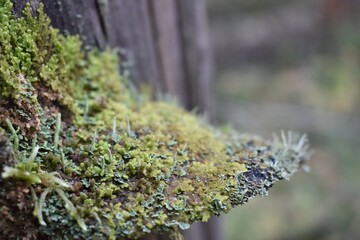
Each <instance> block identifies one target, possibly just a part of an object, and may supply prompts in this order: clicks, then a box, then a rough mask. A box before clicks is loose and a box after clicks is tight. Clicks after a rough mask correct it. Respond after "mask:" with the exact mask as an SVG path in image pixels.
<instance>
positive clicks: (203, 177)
mask: <svg viewBox="0 0 360 240" xmlns="http://www.w3.org/2000/svg"><path fill="white" fill-rule="evenodd" d="M11 8H12V5H11V3H10V1H9V0H0V27H1V32H0V97H1V99H0V130H1V131H0V150H1V153H0V170H1V178H0V206H1V207H0V226H1V232H0V238H1V239H17V238H19V237H27V238H29V239H38V238H40V237H41V238H45V239H64V238H66V239H88V238H90V237H93V238H96V239H107V238H109V239H116V238H139V237H141V236H143V235H145V234H147V233H150V232H155V233H156V232H159V233H163V232H165V231H169V232H172V233H175V234H174V236H178V234H176V233H177V232H178V230H179V229H187V228H188V227H189V226H190V224H191V223H193V222H195V221H207V220H208V219H209V218H210V216H211V215H219V214H220V213H221V212H228V211H229V210H230V209H231V208H233V207H234V206H236V205H239V204H243V203H245V202H247V201H248V200H249V199H250V198H252V197H254V196H256V195H266V194H267V190H268V189H269V188H270V187H271V186H272V184H273V183H274V182H276V181H278V180H281V179H288V177H289V176H291V175H292V174H293V173H294V172H296V170H297V167H298V166H299V164H302V163H304V161H306V159H307V145H306V138H305V137H299V136H295V135H292V134H291V133H289V135H288V136H285V135H284V134H283V135H282V141H280V140H278V139H274V140H273V141H265V140H262V139H261V138H258V137H255V136H248V135H239V134H236V133H232V134H228V133H222V132H220V131H218V130H216V129H214V128H212V127H211V126H209V125H208V124H206V123H204V122H202V121H201V120H199V118H197V117H196V116H195V115H192V114H190V113H188V112H186V111H185V110H183V109H181V108H180V107H178V106H175V105H172V104H169V103H165V102H161V101H157V102H155V101H151V100H147V99H146V98H141V97H139V96H133V95H132V94H131V91H130V90H129V89H130V88H129V84H128V82H127V80H126V78H125V77H123V76H121V75H119V74H118V71H117V66H118V63H117V57H116V53H115V52H113V51H111V50H107V51H105V52H103V53H100V52H98V51H97V50H93V51H91V52H90V53H88V54H87V56H86V57H85V53H84V51H83V50H82V49H81V45H82V44H81V41H80V40H79V38H78V37H65V36H62V35H60V34H59V33H58V31H57V30H55V29H53V28H52V27H50V26H49V23H50V21H49V19H48V18H47V17H46V16H45V15H44V14H43V11H42V6H40V8H39V10H38V12H37V14H36V16H32V14H31V12H30V7H29V6H27V7H26V8H25V10H24V16H23V17H21V18H18V19H16V18H15V17H14V16H13V15H12V14H11ZM33 216H34V217H33Z"/></svg>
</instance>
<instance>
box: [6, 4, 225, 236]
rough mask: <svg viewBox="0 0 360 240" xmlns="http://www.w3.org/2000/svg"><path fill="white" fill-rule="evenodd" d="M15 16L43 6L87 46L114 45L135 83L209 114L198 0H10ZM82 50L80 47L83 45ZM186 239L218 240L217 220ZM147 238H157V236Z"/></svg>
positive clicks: (207, 67)
mask: <svg viewBox="0 0 360 240" xmlns="http://www.w3.org/2000/svg"><path fill="white" fill-rule="evenodd" d="M12 2H13V4H14V13H15V14H16V15H21V12H22V9H23V8H24V6H25V4H26V3H27V2H30V4H31V6H32V9H33V10H36V9H37V7H38V5H39V3H40V2H42V3H43V4H44V9H45V13H46V14H47V15H48V16H49V17H50V19H51V21H52V25H53V26H54V27H55V28H58V29H60V31H61V32H62V33H65V34H80V35H81V37H82V40H83V41H84V42H85V43H86V44H87V45H88V46H96V47H99V48H100V49H105V48H106V47H112V48H113V47H116V48H120V49H124V50H125V51H119V55H120V58H121V59H122V60H123V61H122V63H125V64H122V65H121V66H120V68H123V69H124V68H126V69H128V70H129V72H130V76H131V80H132V81H133V82H134V83H135V85H137V86H139V85H140V84H141V83H144V82H145V83H150V84H151V85H152V86H153V88H154V89H155V90H156V91H157V92H164V93H169V94H171V95H173V96H176V97H177V99H178V100H179V102H180V103H181V104H182V105H183V106H184V107H186V108H187V109H193V108H195V107H198V108H199V110H200V111H202V112H207V113H210V114H211V112H210V110H211V109H210V105H211V101H210V100H211V98H210V94H211V84H210V82H211V72H212V62H211V54H210V51H209V41H208V36H207V21H206V13H205V3H204V1H203V0H198V1H193V0H138V1H132V0H116V1H109V0H77V1H73V0H56V1H46V0H13V1H12ZM85 47H86V46H85ZM184 235H185V238H186V239H210V240H218V239H222V238H221V236H220V234H219V226H218V222H217V220H215V219H213V220H212V221H210V222H209V223H207V224H194V225H193V227H192V228H191V229H190V230H189V231H188V232H186V233H185V234H184ZM148 239H163V238H162V237H159V236H153V237H149V238H148Z"/></svg>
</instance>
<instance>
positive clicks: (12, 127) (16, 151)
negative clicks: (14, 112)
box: [5, 118, 19, 153]
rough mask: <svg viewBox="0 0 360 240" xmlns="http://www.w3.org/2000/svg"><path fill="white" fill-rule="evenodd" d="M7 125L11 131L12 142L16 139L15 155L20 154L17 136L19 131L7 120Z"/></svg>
mask: <svg viewBox="0 0 360 240" xmlns="http://www.w3.org/2000/svg"><path fill="white" fill-rule="evenodd" d="M5 121H6V124H7V125H8V128H9V129H10V131H11V136H10V138H9V139H10V140H11V139H14V147H13V150H14V152H15V153H18V151H19V136H18V135H17V132H18V131H19V129H18V130H15V128H14V126H13V125H12V123H11V122H10V120H9V119H8V118H7V119H6V120H5Z"/></svg>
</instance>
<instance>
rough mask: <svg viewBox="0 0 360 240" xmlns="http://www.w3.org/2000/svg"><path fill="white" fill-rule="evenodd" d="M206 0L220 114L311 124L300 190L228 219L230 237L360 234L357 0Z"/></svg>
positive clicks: (265, 125)
mask: <svg viewBox="0 0 360 240" xmlns="http://www.w3.org/2000/svg"><path fill="white" fill-rule="evenodd" d="M207 3H208V12H209V17H210V34H211V40H212V45H213V49H214V55H215V61H216V66H217V68H218V69H217V77H216V79H217V82H216V90H217V105H218V106H217V109H218V113H217V117H218V120H219V122H232V123H233V124H234V125H235V127H237V128H239V129H240V130H244V131H245V130H246V131H251V132H254V133H259V134H265V135H266V134H268V135H270V134H271V133H272V132H274V131H278V130H280V129H283V128H285V129H287V128H288V129H293V130H297V131H300V132H308V133H309V135H310V139H312V145H313V146H314V150H315V155H314V158H313V161H312V163H311V167H312V171H311V172H310V174H307V175H301V174H300V175H298V176H296V177H295V181H297V183H296V188H294V187H293V186H290V185H287V184H286V183H282V184H279V185H278V186H276V187H275V188H274V189H273V191H274V192H276V194H271V195H270V197H268V198H267V199H266V200H265V199H255V200H254V201H253V202H251V203H250V204H249V205H248V206H244V207H241V208H238V210H235V211H233V212H232V213H230V214H229V216H226V217H224V219H225V227H226V233H227V234H228V238H229V240H238V239H242V240H244V239H360V230H359V228H358V226H360V201H359V200H360V189H359V186H358V185H359V182H360V176H359V174H358V171H359V169H360V161H359V156H360V149H359V144H360V137H359V135H360V121H359V120H360V119H359V118H360V107H359V106H360V80H359V79H360V31H359V26H360V1H358V0H303V1H295V0H272V1H270V0H267V1H264V0H224V1H217V0H208V1H207ZM239 236H241V238H240V237H239Z"/></svg>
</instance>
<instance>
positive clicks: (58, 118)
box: [54, 113, 61, 148]
mask: <svg viewBox="0 0 360 240" xmlns="http://www.w3.org/2000/svg"><path fill="white" fill-rule="evenodd" d="M60 131H61V113H58V114H57V116H56V127H55V134H54V147H55V148H58V145H59V135H60Z"/></svg>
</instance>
